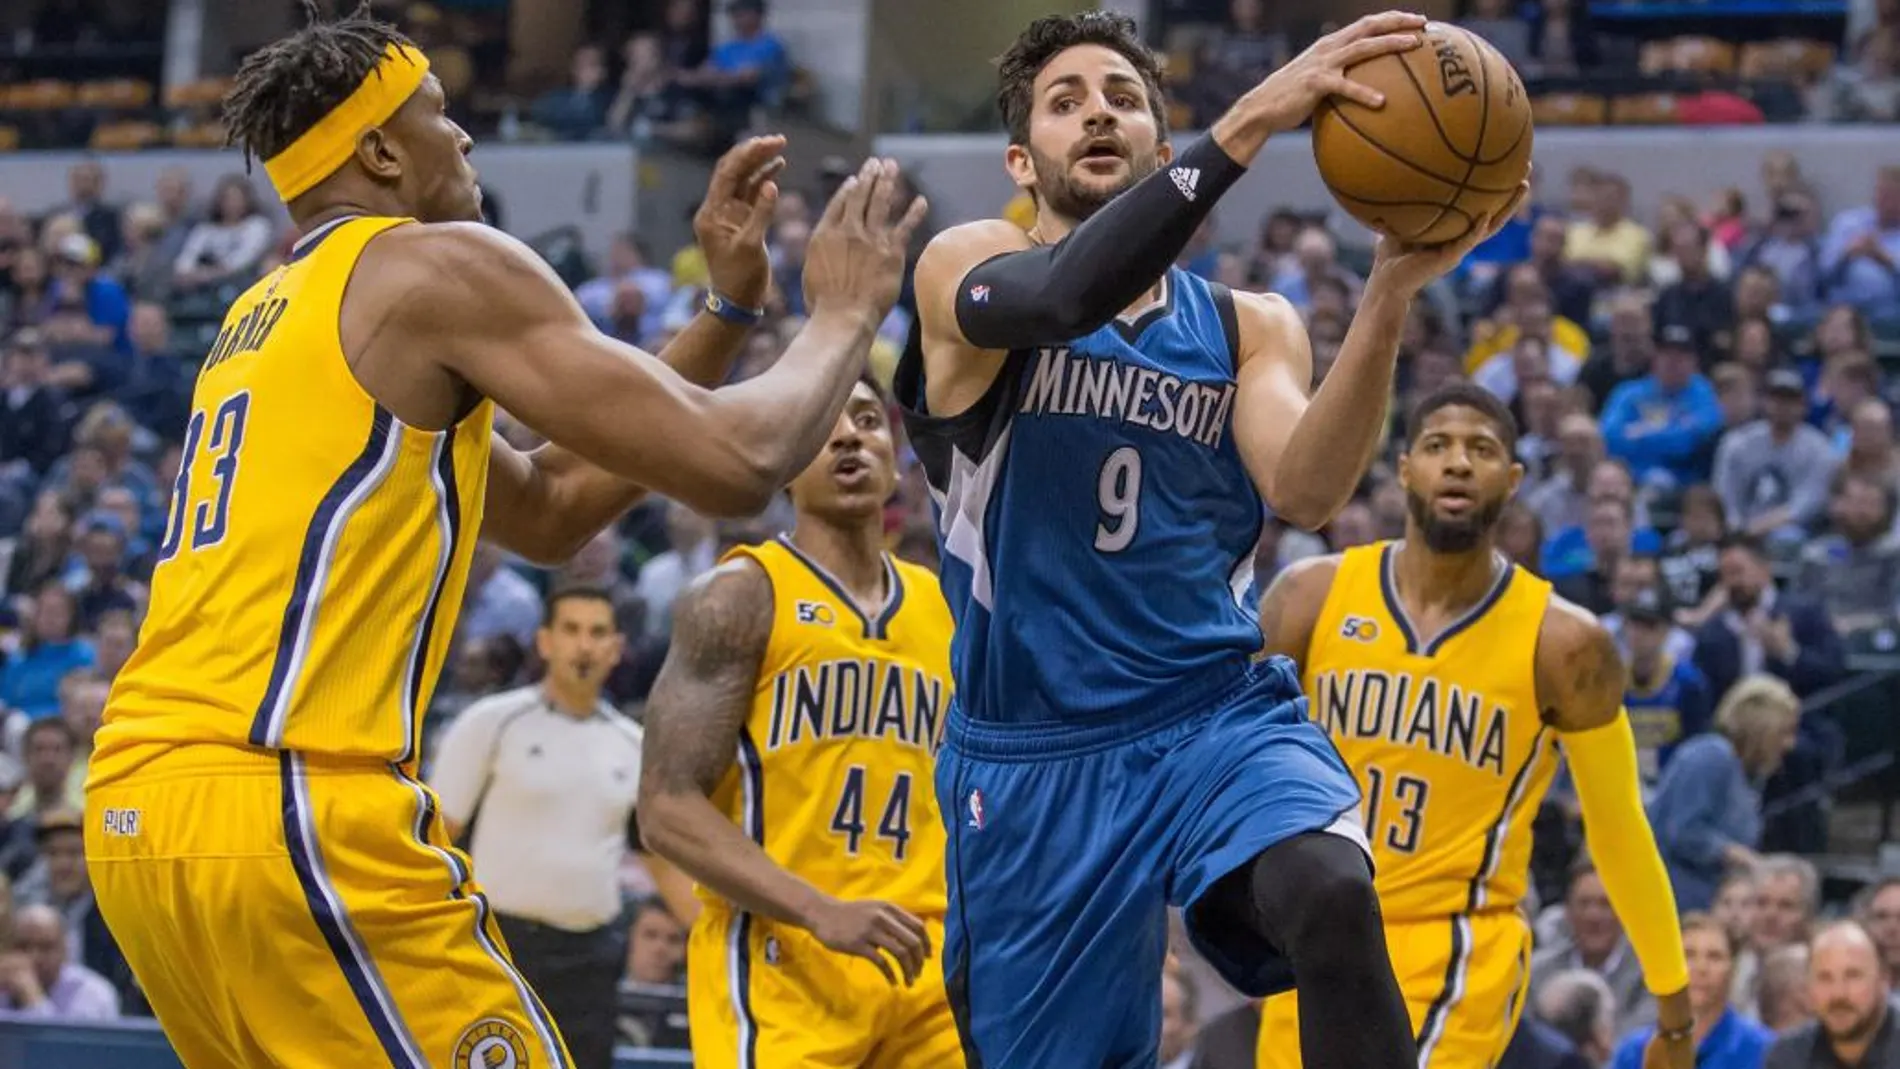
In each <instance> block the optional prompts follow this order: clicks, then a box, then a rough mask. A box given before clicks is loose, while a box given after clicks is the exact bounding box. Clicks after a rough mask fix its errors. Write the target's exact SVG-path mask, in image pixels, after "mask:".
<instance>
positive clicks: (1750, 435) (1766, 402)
mask: <svg viewBox="0 0 1900 1069" xmlns="http://www.w3.org/2000/svg"><path fill="white" fill-rule="evenodd" d="M1763 385H1764V387H1765V389H1764V394H1765V396H1764V398H1763V402H1762V415H1763V417H1764V418H1762V419H1758V420H1756V421H1755V422H1753V423H1750V424H1747V425H1745V426H1742V427H1737V428H1736V429H1734V430H1732V431H1730V432H1729V433H1728V434H1727V435H1726V436H1724V437H1723V439H1722V444H1721V446H1720V447H1719V448H1717V449H1716V451H1715V478H1714V483H1715V492H1716V494H1717V496H1719V497H1720V498H1721V499H1722V507H1723V509H1724V510H1725V511H1726V512H1727V513H1728V523H1729V527H1730V529H1732V530H1741V531H1746V532H1748V533H1749V534H1752V535H1756V536H1758V537H1762V538H1767V539H1770V540H1771V541H1772V542H1787V543H1791V544H1792V543H1797V542H1799V541H1801V539H1802V538H1803V537H1805V535H1806V533H1807V531H1808V530H1809V529H1811V528H1812V527H1813V525H1814V523H1815V522H1816V521H1817V520H1819V519H1820V518H1821V513H1822V510H1823V509H1824V508H1826V506H1827V498H1828V479H1829V478H1830V477H1831V476H1832V475H1833V474H1834V468H1835V465H1836V464H1838V463H1839V460H1838V458H1837V457H1836V456H1835V455H1834V450H1833V448H1832V447H1831V446H1830V445H1829V444H1828V440H1827V435H1825V434H1822V433H1821V432H1820V430H1819V429H1817V428H1815V427H1814V426H1812V425H1810V424H1809V423H1807V422H1806V420H1807V415H1808V395H1807V389H1806V387H1805V384H1804V383H1803V382H1802V381H1801V374H1800V372H1797V371H1795V370H1794V369H1792V368H1775V369H1774V370H1772V371H1770V372H1768V375H1767V377H1766V379H1765V380H1764V383H1763Z"/></svg>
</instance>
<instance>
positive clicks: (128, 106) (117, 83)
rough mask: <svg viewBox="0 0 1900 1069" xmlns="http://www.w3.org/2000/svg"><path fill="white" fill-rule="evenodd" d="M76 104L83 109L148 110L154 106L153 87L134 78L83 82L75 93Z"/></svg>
mask: <svg viewBox="0 0 1900 1069" xmlns="http://www.w3.org/2000/svg"><path fill="white" fill-rule="evenodd" d="M75 103H77V104H78V105H79V106H80V107H82V108H112V109H118V110H132V109H137V108H147V107H150V106H151V104H152V86H151V83H150V82H141V81H138V80H136V79H132V78H114V79H111V80H109V81H103V82H83V83H81V84H80V86H79V88H78V90H77V92H76V93H75Z"/></svg>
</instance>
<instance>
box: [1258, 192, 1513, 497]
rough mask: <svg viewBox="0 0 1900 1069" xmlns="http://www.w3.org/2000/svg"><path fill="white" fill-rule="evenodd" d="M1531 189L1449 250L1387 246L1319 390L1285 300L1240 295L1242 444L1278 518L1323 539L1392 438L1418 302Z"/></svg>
mask: <svg viewBox="0 0 1900 1069" xmlns="http://www.w3.org/2000/svg"><path fill="white" fill-rule="evenodd" d="M1529 190H1530V186H1529V184H1528V183H1526V184H1525V185H1523V186H1520V187H1519V189H1518V192H1517V195H1516V196H1515V197H1513V198H1512V199H1511V201H1510V202H1509V203H1507V204H1506V205H1505V206H1504V207H1503V208H1502V209H1500V210H1499V211H1498V212H1497V213H1495V214H1494V215H1492V216H1490V217H1489V218H1486V219H1480V220H1478V222H1477V223H1476V224H1475V225H1474V226H1473V227H1472V228H1471V231H1470V232H1469V233H1467V234H1466V235H1465V236H1464V237H1462V238H1460V239H1458V240H1457V241H1455V242H1452V243H1450V244H1447V245H1441V246H1436V247H1433V248H1415V247H1408V246H1404V245H1401V244H1399V243H1398V242H1397V241H1395V240H1393V239H1392V238H1390V237H1381V238H1380V239H1379V245H1378V250H1377V252H1376V253H1375V258H1374V261H1373V265H1372V274H1371V276H1370V277H1368V278H1367V279H1366V288H1365V291H1364V293H1362V294H1361V295H1360V299H1359V309H1358V311H1357V312H1355V313H1354V314H1353V317H1352V324H1351V326H1349V327H1347V328H1346V338H1345V340H1344V341H1343V342H1341V343H1340V346H1339V359H1338V360H1336V361H1335V362H1334V363H1333V367H1332V370H1331V371H1329V372H1328V373H1327V375H1326V380H1325V381H1324V382H1322V383H1320V385H1319V389H1318V390H1317V391H1315V390H1314V389H1313V387H1312V377H1313V350H1312V345H1311V343H1310V342H1309V341H1308V339H1307V336H1306V327H1305V325H1304V324H1303V323H1301V322H1300V317H1299V313H1298V312H1296V311H1294V310H1293V306H1292V305H1289V304H1287V303H1286V301H1285V300H1284V299H1282V298H1279V297H1274V296H1269V295H1256V294H1239V293H1237V294H1235V295H1234V311H1235V312H1236V314H1237V316H1238V318H1239V321H1240V324H1239V325H1240V352H1239V353H1237V354H1235V356H1236V360H1237V362H1238V365H1239V371H1238V372H1237V375H1236V377H1237V380H1238V382H1239V392H1238V394H1237V395H1236V397H1235V399H1234V435H1235V438H1234V442H1235V444H1236V445H1238V446H1239V447H1240V455H1241V457H1242V458H1243V459H1244V460H1245V461H1246V463H1247V471H1248V473H1249V474H1251V475H1252V476H1253V481H1254V485H1255V486H1257V487H1259V489H1260V495H1261V496H1262V497H1264V498H1265V499H1266V501H1267V504H1269V505H1271V506H1272V507H1273V511H1274V514H1275V515H1276V516H1279V517H1280V518H1281V519H1283V520H1285V521H1286V522H1288V523H1291V524H1294V525H1295V526H1298V527H1302V528H1305V529H1306V530H1309V531H1314V530H1318V529H1319V528H1320V527H1322V526H1324V525H1325V524H1326V522H1327V521H1328V520H1330V519H1332V518H1333V515H1334V514H1335V513H1337V512H1338V511H1339V510H1340V508H1341V507H1343V506H1344V505H1345V504H1346V502H1347V501H1350V500H1351V499H1352V493H1353V490H1354V489H1355V488H1356V487H1357V486H1358V485H1359V480H1360V479H1361V478H1363V477H1364V476H1365V474H1366V469H1367V468H1368V467H1369V466H1370V465H1371V463H1372V457H1373V453H1374V452H1375V451H1376V450H1377V449H1378V447H1379V443H1380V442H1381V441H1383V440H1384V438H1385V430H1386V418H1385V417H1386V409H1387V405H1388V402H1389V401H1390V400H1391V397H1392V375H1393V371H1394V369H1395V368H1396V367H1397V364H1398V355H1399V336H1400V335H1401V334H1402V333H1403V332H1404V330H1405V318H1406V316H1407V315H1409V314H1410V312H1411V309H1412V299H1413V298H1414V297H1416V296H1417V295H1418V292H1419V291H1420V290H1422V289H1424V288H1425V287H1426V286H1427V285H1429V284H1430V283H1431V282H1432V280H1433V279H1436V278H1437V277H1438V276H1440V275H1442V274H1444V273H1446V272H1447V271H1450V270H1451V269H1453V268H1455V267H1457V266H1458V264H1459V263H1460V262H1461V261H1463V260H1464V258H1465V255H1466V254H1467V253H1469V252H1470V251H1471V250H1472V249H1474V248H1476V247H1477V246H1478V244H1479V243H1480V242H1482V241H1484V240H1485V239H1486V238H1489V237H1490V236H1491V235H1492V234H1493V233H1496V231H1497V228H1498V227H1500V226H1502V225H1503V224H1504V223H1505V222H1506V221H1508V220H1509V219H1510V218H1511V217H1512V216H1513V215H1515V214H1516V212H1517V207H1518V204H1519V203H1521V202H1522V201H1523V199H1524V196H1525V195H1526V194H1527V193H1528V192H1529Z"/></svg>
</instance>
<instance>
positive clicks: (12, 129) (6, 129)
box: [0, 126, 20, 152]
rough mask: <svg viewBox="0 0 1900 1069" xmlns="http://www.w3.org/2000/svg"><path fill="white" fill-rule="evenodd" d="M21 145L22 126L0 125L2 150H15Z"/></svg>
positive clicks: (0, 148)
mask: <svg viewBox="0 0 1900 1069" xmlns="http://www.w3.org/2000/svg"><path fill="white" fill-rule="evenodd" d="M19 147H20V128H19V127H17V126H0V152H14V151H17V150H18V149H19Z"/></svg>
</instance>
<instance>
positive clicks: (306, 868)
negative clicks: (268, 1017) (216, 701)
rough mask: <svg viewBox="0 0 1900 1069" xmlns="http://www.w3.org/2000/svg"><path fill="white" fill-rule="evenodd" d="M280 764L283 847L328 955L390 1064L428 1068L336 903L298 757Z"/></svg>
mask: <svg viewBox="0 0 1900 1069" xmlns="http://www.w3.org/2000/svg"><path fill="white" fill-rule="evenodd" d="M277 765H278V779H279V783H280V784H281V786H282V789H283V794H282V799H283V801H282V806H281V809H282V817H283V822H284V846H285V848H286V852H287V853H288V854H289V855H290V866H291V868H292V869H293V870H295V871H296V873H297V885H298V886H299V887H301V888H302V889H303V895H304V902H305V904H306V905H308V907H309V909H310V917H311V919H312V920H314V921H315V922H316V925H317V930H318V931H319V932H321V933H323V942H324V944H325V945H327V946H328V947H329V948H330V956H331V957H333V958H335V959H336V964H337V968H338V969H339V970H341V971H342V973H343V979H344V981H345V982H346V983H348V984H349V986H350V993H351V994H352V995H355V996H356V1003H357V1006H358V1007H359V1008H361V1009H362V1011H363V1016H364V1017H365V1018H366V1019H367V1020H368V1022H369V1027H370V1030H371V1031H373V1032H375V1033H376V1041H377V1042H378V1043H380V1044H381V1045H382V1048H383V1053H384V1054H386V1055H387V1056H388V1057H389V1064H390V1065H392V1066H395V1067H397V1069H403V1067H406V1066H407V1067H414V1069H429V1067H428V1065H427V1063H426V1062H424V1061H423V1060H422V1059H421V1057H420V1056H419V1055H418V1054H417V1052H416V1051H415V1050H414V1048H413V1041H409V1040H407V1033H408V1030H407V1029H406V1028H405V1027H404V1026H403V1023H402V1021H401V1019H400V1018H398V1017H397V1016H396V1014H395V1011H394V1009H393V1006H394V1000H393V999H389V998H388V994H389V992H388V991H387V990H386V989H383V986H382V984H381V982H380V981H379V979H378V978H377V977H374V976H372V975H371V974H370V971H369V969H368V968H367V967H366V966H365V963H364V961H363V960H362V958H361V957H360V956H359V952H360V948H359V947H358V946H357V945H356V942H355V941H354V940H353V939H352V938H351V935H350V932H348V931H347V930H346V928H345V926H346V925H347V924H348V923H349V922H348V921H347V919H345V917H344V916H343V913H342V908H341V906H340V905H339V904H337V903H335V902H333V901H332V892H331V890H330V888H329V887H328V886H327V884H328V880H327V879H326V877H325V876H324V875H323V873H322V871H321V870H322V867H323V861H322V858H321V857H320V856H319V854H318V853H317V850H318V847H317V844H316V841H315V837H314V833H313V831H312V829H313V828H314V826H315V824H316V821H315V818H314V815H313V814H312V813H310V812H309V805H308V803H307V802H306V801H305V799H304V798H303V797H302V792H301V791H299V789H298V779H299V777H300V775H301V773H300V772H299V771H298V767H297V765H298V759H297V755H296V754H294V753H292V752H290V751H288V750H285V751H283V752H282V753H280V754H279V755H278V762H277Z"/></svg>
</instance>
